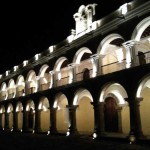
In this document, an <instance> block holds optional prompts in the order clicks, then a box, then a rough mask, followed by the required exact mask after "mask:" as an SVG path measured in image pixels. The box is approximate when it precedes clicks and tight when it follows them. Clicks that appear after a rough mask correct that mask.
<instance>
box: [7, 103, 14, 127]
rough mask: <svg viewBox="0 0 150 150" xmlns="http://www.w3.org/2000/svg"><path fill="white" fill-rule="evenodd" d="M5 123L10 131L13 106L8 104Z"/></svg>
mask: <svg viewBox="0 0 150 150" xmlns="http://www.w3.org/2000/svg"><path fill="white" fill-rule="evenodd" d="M7 119H8V120H7V123H8V128H9V129H12V128H13V105H12V104H8V107H7Z"/></svg>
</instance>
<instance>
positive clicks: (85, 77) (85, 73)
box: [83, 68, 90, 80]
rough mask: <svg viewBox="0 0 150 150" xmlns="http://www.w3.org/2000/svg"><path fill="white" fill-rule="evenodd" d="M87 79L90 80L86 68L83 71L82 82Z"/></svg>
mask: <svg viewBox="0 0 150 150" xmlns="http://www.w3.org/2000/svg"><path fill="white" fill-rule="evenodd" d="M89 78H90V70H89V69H87V68H86V69H84V71H83V80H84V79H89Z"/></svg>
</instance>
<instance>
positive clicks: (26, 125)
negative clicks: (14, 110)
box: [23, 107, 29, 132]
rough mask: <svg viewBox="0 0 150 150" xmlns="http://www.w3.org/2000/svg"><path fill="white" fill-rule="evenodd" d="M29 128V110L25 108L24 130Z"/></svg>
mask: <svg viewBox="0 0 150 150" xmlns="http://www.w3.org/2000/svg"><path fill="white" fill-rule="evenodd" d="M24 108H25V107H24ZM28 128H29V111H26V110H25V109H23V131H24V132H27V131H28Z"/></svg>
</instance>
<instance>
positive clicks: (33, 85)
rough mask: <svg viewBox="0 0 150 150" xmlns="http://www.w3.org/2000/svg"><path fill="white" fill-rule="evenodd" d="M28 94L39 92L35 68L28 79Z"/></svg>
mask: <svg viewBox="0 0 150 150" xmlns="http://www.w3.org/2000/svg"><path fill="white" fill-rule="evenodd" d="M25 88H26V89H25V91H26V94H31V93H34V92H37V90H38V84H37V77H36V73H35V71H34V70H30V71H29V73H28V75H27V79H26V86H25Z"/></svg>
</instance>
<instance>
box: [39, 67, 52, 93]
mask: <svg viewBox="0 0 150 150" xmlns="http://www.w3.org/2000/svg"><path fill="white" fill-rule="evenodd" d="M38 76H39V79H38V85H39V90H40V91H42V90H46V89H48V88H51V87H52V78H51V74H50V73H49V66H48V65H47V64H45V65H43V66H42V67H41V69H40V72H39V75H38Z"/></svg>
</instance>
